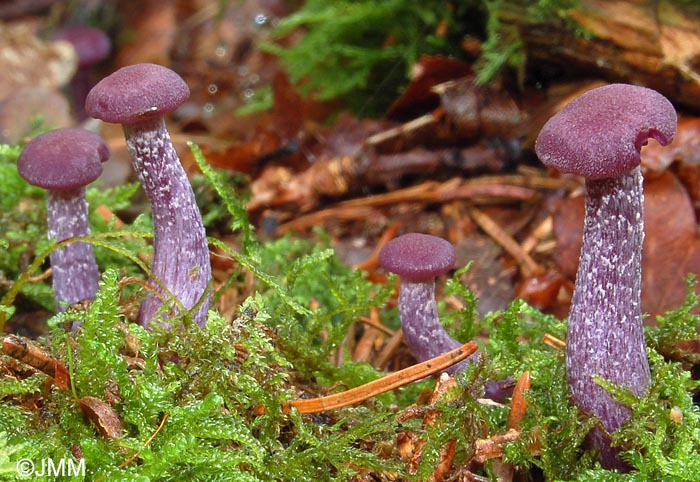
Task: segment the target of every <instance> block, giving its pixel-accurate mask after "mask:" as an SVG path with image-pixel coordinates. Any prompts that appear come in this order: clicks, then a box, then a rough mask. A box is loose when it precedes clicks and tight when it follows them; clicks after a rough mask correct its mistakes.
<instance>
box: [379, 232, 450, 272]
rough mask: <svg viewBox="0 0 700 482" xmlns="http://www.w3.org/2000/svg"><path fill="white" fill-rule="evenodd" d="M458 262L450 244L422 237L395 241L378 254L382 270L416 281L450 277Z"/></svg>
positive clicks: (411, 235) (435, 238)
mask: <svg viewBox="0 0 700 482" xmlns="http://www.w3.org/2000/svg"><path fill="white" fill-rule="evenodd" d="M455 259H456V257H455V250H454V248H453V247H452V244H450V242H449V241H446V240H444V239H442V238H438V237H437V236H431V235H430V234H421V233H408V234H404V235H402V236H399V237H397V238H394V239H392V240H391V241H389V242H388V243H386V245H385V246H384V247H383V248H382V250H381V251H380V252H379V264H380V266H381V267H382V268H384V269H385V270H387V271H390V272H392V273H395V274H398V275H399V276H401V277H404V278H406V279H410V280H415V281H421V280H428V279H430V278H434V277H436V276H440V275H443V274H445V273H447V272H448V271H449V270H451V269H452V268H453V267H454V265H455Z"/></svg>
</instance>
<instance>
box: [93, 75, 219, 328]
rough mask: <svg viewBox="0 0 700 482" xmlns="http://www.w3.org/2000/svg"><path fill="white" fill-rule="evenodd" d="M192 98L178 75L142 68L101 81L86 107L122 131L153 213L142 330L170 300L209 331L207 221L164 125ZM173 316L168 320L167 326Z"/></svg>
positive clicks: (209, 278) (140, 318)
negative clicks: (150, 263) (148, 289)
mask: <svg viewBox="0 0 700 482" xmlns="http://www.w3.org/2000/svg"><path fill="white" fill-rule="evenodd" d="M189 94H190V90H189V88H188V87H187V84H186V83H185V81H184V80H183V79H182V78H181V77H180V76H179V75H178V74H176V73H175V72H174V71H172V70H170V69H168V68H166V67H163V66H160V65H155V64H136V65H130V66H127V67H123V68H121V69H119V70H117V71H116V72H114V73H113V74H111V75H109V76H108V77H105V78H104V79H102V80H101V81H100V82H99V83H97V85H95V87H93V89H92V90H91V91H90V93H89V94H88V97H87V100H86V102H85V111H86V112H87V113H88V115H90V116H91V117H95V118H97V119H101V120H103V121H105V122H111V123H115V124H122V127H123V129H124V135H125V138H126V144H127V146H128V149H129V154H130V155H131V160H132V164H133V167H134V170H135V171H136V176H137V177H138V179H139V181H140V182H141V185H142V187H143V189H144V191H145V193H146V196H147V197H148V201H149V203H150V205H151V211H152V215H153V228H154V238H153V267H152V277H153V278H155V279H152V280H151V281H152V282H153V283H152V284H153V285H154V286H153V291H151V293H149V294H148V295H147V296H146V298H145V300H144V301H143V304H142V305H141V309H140V311H139V315H138V320H139V323H140V324H142V325H144V326H149V324H150V323H151V322H152V321H153V319H154V317H155V315H156V314H157V313H158V312H159V311H160V310H161V308H162V307H163V305H164V303H167V304H168V305H169V306H173V305H175V303H173V301H174V300H172V299H171V298H170V296H171V295H172V296H174V297H175V299H176V300H177V301H178V302H179V303H180V304H181V305H182V306H183V307H184V308H185V309H186V310H191V309H193V308H194V307H196V306H197V304H198V303H199V306H198V307H197V309H196V310H194V312H193V313H192V319H193V320H194V322H195V323H197V324H198V325H200V326H204V325H205V324H206V317H207V311H208V309H209V299H210V294H209V293H208V289H207V287H208V285H209V283H210V281H211V264H210V260H209V248H208V245H207V238H206V233H205V230H204V224H203V223H202V215H201V213H200V211H199V208H198V207H197V204H196V202H195V197H194V192H193V191H192V186H191V185H190V182H189V179H188V178H187V174H186V172H185V170H184V168H183V167H182V164H181V163H180V159H179V157H178V155H177V152H176V151H175V148H174V147H173V144H172V142H171V140H170V135H169V133H168V130H167V129H166V127H165V120H164V116H165V115H166V114H168V113H170V112H173V111H174V110H175V109H177V108H178V107H179V106H180V105H181V104H182V103H183V102H185V101H186V100H187V99H188V98H189ZM163 288H165V289H163ZM173 309H175V307H174V306H173ZM171 314H172V313H171V312H166V313H164V319H163V320H162V322H163V324H164V325H165V326H168V322H167V318H169V317H170V315H171Z"/></svg>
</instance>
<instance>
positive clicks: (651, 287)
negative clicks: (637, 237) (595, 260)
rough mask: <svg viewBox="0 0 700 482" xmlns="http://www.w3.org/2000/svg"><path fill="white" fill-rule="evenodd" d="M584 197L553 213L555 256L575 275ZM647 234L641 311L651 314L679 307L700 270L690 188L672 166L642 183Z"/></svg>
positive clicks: (699, 247)
mask: <svg viewBox="0 0 700 482" xmlns="http://www.w3.org/2000/svg"><path fill="white" fill-rule="evenodd" d="M583 205H584V198H583V197H582V196H581V197H577V198H572V199H566V200H563V201H562V202H561V203H560V204H559V207H558V209H557V211H556V212H555V214H554V232H555V237H556V239H557V249H556V251H555V254H554V260H555V262H556V263H557V266H558V267H559V270H560V271H561V272H562V274H564V275H565V276H567V277H568V278H570V279H574V278H575V277H576V269H577V267H578V257H579V253H580V250H581V238H582V236H583V213H584V209H583ZM644 221H645V233H646V235H645V238H644V250H643V254H642V311H643V312H644V313H649V314H650V315H651V317H652V318H653V316H655V315H658V314H662V313H664V312H665V311H666V310H669V309H673V308H677V307H678V306H679V305H680V304H681V303H682V302H683V299H684V298H685V282H684V279H685V276H686V275H687V274H688V273H700V240H698V238H697V236H696V225H695V213H694V211H693V206H692V204H691V201H690V198H689V196H688V193H687V192H686V190H685V189H684V188H683V186H682V185H681V183H680V182H679V181H678V179H677V178H676V177H675V176H674V175H673V174H671V173H670V172H668V171H667V172H664V173H663V174H661V175H659V176H657V177H655V178H654V179H647V180H645V183H644Z"/></svg>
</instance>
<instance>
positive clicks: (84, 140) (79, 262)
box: [17, 129, 110, 311]
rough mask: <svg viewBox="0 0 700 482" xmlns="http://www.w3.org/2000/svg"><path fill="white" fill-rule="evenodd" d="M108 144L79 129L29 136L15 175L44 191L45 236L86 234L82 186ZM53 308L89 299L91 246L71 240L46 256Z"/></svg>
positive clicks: (94, 279) (93, 278)
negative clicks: (45, 194) (50, 275)
mask: <svg viewBox="0 0 700 482" xmlns="http://www.w3.org/2000/svg"><path fill="white" fill-rule="evenodd" d="M109 156H110V153H109V148H108V147H107V144H106V143H105V141H104V140H103V139H102V138H101V137H100V136H99V135H97V134H95V133H93V132H90V131H87V130H84V129H57V130H54V131H50V132H47V133H45V134H42V135H40V136H38V137H35V138H34V139H32V140H31V141H29V143H27V145H26V146H25V147H24V149H23V150H22V153H21V154H20V156H19V158H18V159H17V170H18V171H19V174H20V175H21V176H22V177H23V178H24V179H26V180H27V182H29V183H30V184H33V185H35V186H39V187H42V188H44V189H46V190H47V200H46V206H47V211H48V225H49V233H48V235H49V239H51V240H53V241H63V240H65V239H68V238H72V237H76V236H85V235H87V234H90V228H89V226H88V219H87V216H88V204H87V201H86V200H85V186H86V185H88V184H89V183H91V182H92V181H94V180H95V179H97V178H98V177H99V175H100V174H101V173H102V163H103V162H105V161H107V160H108V159H109ZM49 259H50V261H51V268H52V279H53V288H54V293H55V298H56V309H57V310H58V311H63V310H65V309H66V307H67V305H69V304H72V303H77V302H79V301H83V300H92V299H94V298H95V293H96V292H97V284H98V281H99V280H100V272H99V270H98V268H97V263H96V262H95V256H94V254H93V250H92V245H91V244H88V243H84V242H82V241H77V242H74V243H70V244H68V245H67V246H65V247H63V248H59V249H56V250H54V251H52V252H51V254H50V255H49Z"/></svg>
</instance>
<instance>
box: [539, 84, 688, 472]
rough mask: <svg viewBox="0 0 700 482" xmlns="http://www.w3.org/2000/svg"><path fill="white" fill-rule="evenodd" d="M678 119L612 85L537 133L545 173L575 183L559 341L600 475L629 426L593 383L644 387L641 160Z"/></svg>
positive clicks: (653, 96) (664, 106)
mask: <svg viewBox="0 0 700 482" xmlns="http://www.w3.org/2000/svg"><path fill="white" fill-rule="evenodd" d="M676 124H677V118H676V112H675V110H674V108H673V106H672V105H671V103H670V102H669V101H668V100H667V99H666V98H665V97H664V96H662V95H661V94H659V93H658V92H656V91H654V90H651V89H648V88H645V87H638V86H633V85H627V84H611V85H607V86H603V87H599V88H596V89H593V90H590V91H588V92H586V93H584V94H583V95H581V96H580V97H578V98H576V99H574V100H573V101H572V102H571V103H569V104H568V105H567V106H565V107H564V108H563V109H562V110H561V111H560V112H559V113H558V114H556V115H554V116H553V117H552V118H551V119H550V120H549V121H548V122H547V123H546V124H545V125H544V127H543V128H542V131H541V132H540V134H539V137H538V138H537V141H536V144H535V150H536V152H537V155H538V157H539V158H540V160H541V161H542V162H543V163H544V164H545V165H547V166H550V167H553V168H556V169H558V170H560V171H562V172H566V173H571V174H576V175H579V176H583V177H584V178H585V183H586V203H585V220H584V229H583V246H582V249H581V256H580V260H579V267H578V273H577V274H576V285H575V289H574V293H573V298H572V300H571V311H570V313H569V321H568V332H567V340H566V370H567V379H568V386H569V392H570V393H571V396H572V398H573V400H574V402H575V404H576V405H577V406H578V407H579V409H580V410H582V411H583V412H585V413H587V414H589V415H592V416H595V417H597V418H598V419H599V421H600V423H599V424H598V426H597V427H596V428H594V429H593V430H592V432H591V434H590V435H589V440H590V442H591V443H592V445H593V446H594V447H595V448H597V449H598V450H599V451H600V456H601V463H602V464H603V466H605V467H608V468H618V469H627V468H629V467H627V465H626V464H625V463H624V462H623V461H621V460H620V458H619V456H618V450H617V449H616V448H613V447H611V446H610V437H609V435H610V434H611V433H612V432H614V431H615V430H617V429H618V428H619V427H620V426H621V425H622V424H623V423H624V422H625V421H626V420H627V419H628V418H629V416H630V409H629V408H628V407H626V406H624V405H622V404H620V403H618V402H616V401H615V400H614V399H613V398H612V396H611V395H610V394H609V393H608V392H607V391H606V390H604V389H603V388H602V387H601V386H600V385H598V384H597V383H596V381H595V380H594V376H596V375H597V376H599V377H602V378H603V379H606V380H608V381H610V382H612V383H615V384H617V385H619V386H622V387H625V388H627V389H629V390H630V391H631V392H632V393H634V394H635V395H637V396H643V395H644V394H645V393H646V392H647V388H648V385H649V381H650V371H649V362H648V360H647V356H646V350H645V343H644V330H643V324H642V312H641V276H642V264H641V260H642V241H643V239H644V213H643V193H642V173H641V170H640V163H641V160H640V150H641V148H642V146H644V145H646V144H647V142H648V140H649V138H653V139H655V140H656V141H658V142H659V143H660V144H661V145H667V144H669V143H670V142H671V141H672V140H673V137H674V135H675V132H676Z"/></svg>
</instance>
